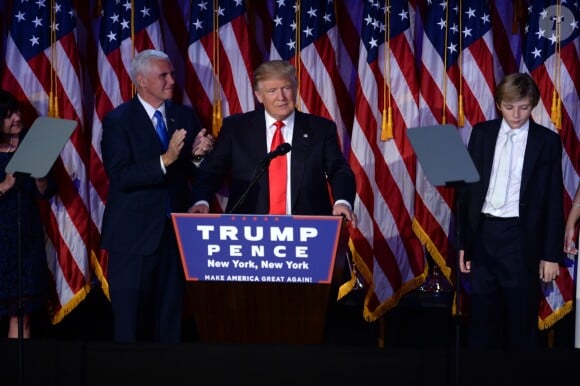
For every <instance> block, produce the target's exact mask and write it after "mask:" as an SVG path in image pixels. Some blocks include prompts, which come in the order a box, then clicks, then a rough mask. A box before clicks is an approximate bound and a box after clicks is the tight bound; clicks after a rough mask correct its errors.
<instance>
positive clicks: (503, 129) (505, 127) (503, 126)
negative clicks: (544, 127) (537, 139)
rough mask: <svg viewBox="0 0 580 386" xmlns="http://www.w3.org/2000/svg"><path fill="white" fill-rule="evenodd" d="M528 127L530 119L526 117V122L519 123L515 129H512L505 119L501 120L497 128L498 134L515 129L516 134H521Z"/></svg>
mask: <svg viewBox="0 0 580 386" xmlns="http://www.w3.org/2000/svg"><path fill="white" fill-rule="evenodd" d="M529 128H530V120H529V119H528V120H527V121H526V123H524V124H523V125H521V126H520V127H518V128H517V129H512V128H511V127H510V126H509V125H508V123H507V122H506V120H505V119H502V120H501V126H500V128H499V134H500V135H503V134H507V133H508V132H510V130H512V131H515V134H514V135H516V136H518V135H520V134H523V133H525V132H527V131H528V130H529Z"/></svg>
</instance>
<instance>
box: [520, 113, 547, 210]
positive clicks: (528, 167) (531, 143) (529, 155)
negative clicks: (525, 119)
mask: <svg viewBox="0 0 580 386" xmlns="http://www.w3.org/2000/svg"><path fill="white" fill-rule="evenodd" d="M539 133H540V131H539V129H538V127H537V125H536V124H535V123H534V122H532V121H531V120H530V128H529V132H528V141H527V142H526V151H525V153H524V166H523V168H522V182H521V186H520V200H521V197H522V195H523V193H524V192H525V190H526V188H527V187H528V184H529V182H530V178H531V177H532V171H533V170H534V165H535V163H536V161H537V159H538V156H539V154H540V151H541V146H542V141H541V138H540V137H539V135H538V134H539Z"/></svg>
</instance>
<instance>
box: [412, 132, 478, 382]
mask: <svg viewBox="0 0 580 386" xmlns="http://www.w3.org/2000/svg"><path fill="white" fill-rule="evenodd" d="M407 137H409V141H410V142H411V145H412V146H413V149H414V150H415V154H416V155H417V158H418V160H419V163H420V165H421V167H422V169H423V171H424V173H425V176H426V177H427V180H428V181H429V182H430V183H431V185H433V186H446V187H453V188H461V187H462V186H463V185H464V184H466V183H471V182H477V181H479V173H478V172H477V169H476V168H475V165H474V164H473V160H472V159H471V156H470V155H469V152H468V151H467V148H466V147H465V145H464V144H463V142H462V141H461V138H460V137H459V133H458V132H457V128H456V127H455V126H452V125H436V126H426V127H416V128H410V129H408V130H407ZM455 205H456V208H455V213H456V216H455V234H456V241H457V239H458V238H459V229H460V227H459V210H460V207H459V205H460V202H459V200H457V199H456V200H455ZM460 292H461V284H460V270H459V250H457V256H456V267H455V310H456V312H455V323H456V324H455V385H456V386H459V349H460V340H461V339H460V338H461V312H460V296H459V295H460Z"/></svg>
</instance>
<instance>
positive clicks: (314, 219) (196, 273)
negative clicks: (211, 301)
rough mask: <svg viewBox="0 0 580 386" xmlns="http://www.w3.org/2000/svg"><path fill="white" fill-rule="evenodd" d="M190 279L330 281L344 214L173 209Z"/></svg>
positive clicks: (182, 255) (187, 277)
mask: <svg viewBox="0 0 580 386" xmlns="http://www.w3.org/2000/svg"><path fill="white" fill-rule="evenodd" d="M172 218H173V225H174V227H175V230H176V234H177V241H178V244H179V250H180V254H181V260H182V263H183V268H184V271H185V276H186V279H187V280H189V281H222V282H228V281H230V282H278V283H330V282H331V280H332V272H333V268H334V262H335V258H336V253H337V249H338V242H339V236H340V227H341V222H342V218H341V217H337V216H277V215H231V214H182V213H174V214H172Z"/></svg>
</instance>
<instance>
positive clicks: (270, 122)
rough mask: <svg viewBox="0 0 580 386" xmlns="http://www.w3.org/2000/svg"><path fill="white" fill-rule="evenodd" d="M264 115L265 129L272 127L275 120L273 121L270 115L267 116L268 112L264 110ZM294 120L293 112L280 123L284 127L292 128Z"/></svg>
mask: <svg viewBox="0 0 580 386" xmlns="http://www.w3.org/2000/svg"><path fill="white" fill-rule="evenodd" d="M264 114H265V116H266V128H270V127H272V126H273V125H274V123H275V122H276V121H277V119H275V118H274V117H272V116H271V115H270V114H268V112H267V111H266V110H264ZM294 118H295V112H294V111H293V112H292V114H290V115H289V116H288V117H286V119H284V120H283V121H282V122H284V127H291V126H294Z"/></svg>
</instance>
